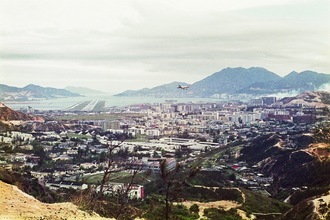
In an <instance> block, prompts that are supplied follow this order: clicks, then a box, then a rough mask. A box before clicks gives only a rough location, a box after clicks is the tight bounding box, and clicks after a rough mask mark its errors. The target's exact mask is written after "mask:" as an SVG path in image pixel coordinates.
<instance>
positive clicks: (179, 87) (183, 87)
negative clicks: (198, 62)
mask: <svg viewBox="0 0 330 220" xmlns="http://www.w3.org/2000/svg"><path fill="white" fill-rule="evenodd" d="M189 87H190V86H181V85H178V89H183V90H187V89H188V88H189Z"/></svg>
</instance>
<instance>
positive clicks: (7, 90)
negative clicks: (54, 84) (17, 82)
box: [0, 84, 80, 101]
mask: <svg viewBox="0 0 330 220" xmlns="http://www.w3.org/2000/svg"><path fill="white" fill-rule="evenodd" d="M76 96H80V94H78V93H73V92H69V91H67V90H65V89H56V88H51V87H42V86H38V85H33V84H29V85H27V86H25V87H23V88H18V87H14V86H8V85H4V84H0V101H28V100H42V99H52V98H63V97H76Z"/></svg>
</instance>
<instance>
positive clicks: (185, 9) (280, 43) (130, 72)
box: [0, 0, 330, 93]
mask: <svg viewBox="0 0 330 220" xmlns="http://www.w3.org/2000/svg"><path fill="white" fill-rule="evenodd" d="M329 9H330V3H329V1H326V0H318V1H306V0H286V1H284V0H280V1H262V0H253V1H248V2H247V1H243V0H238V1H234V2H228V1H222V0H221V1H213V0H210V1H201V0H194V1H188V0H184V1H179V2H178V1H172V0H167V1H160V0H157V1H155V0H152V1H151V0H148V1H132V0H121V1H113V0H111V1H81V0H79V1H78V0H70V1H58V0H57V1H53V0H50V1H37V0H36V1H34V0H26V1H18V0H8V1H6V0H0V26H1V28H0V50H1V53H0V78H1V83H3V84H7V85H11V86H18V87H23V86H25V85H27V84H30V83H33V84H38V85H41V86H49V87H56V88H64V87H65V86H69V85H72V86H85V87H89V88H92V89H98V90H102V91H106V92H109V93H118V92H121V91H124V90H126V89H141V88H143V87H149V88H150V87H154V86H157V85H161V84H165V83H170V82H173V81H183V82H187V83H194V82H196V81H198V80H201V79H203V78H205V77H206V76H208V75H210V74H212V73H214V72H217V71H219V70H221V69H223V68H226V67H238V66H242V67H246V68H248V67H252V66H260V67H264V68H266V69H268V70H269V71H272V72H275V73H276V74H278V75H280V76H284V75H286V74H288V73H290V72H291V71H297V72H299V71H303V70H313V71H317V72H321V73H330V71H329V70H330V63H329V57H330V56H329V55H330V41H329V39H330V38H329V37H330V29H329V27H330V19H329V18H330V10H329Z"/></svg>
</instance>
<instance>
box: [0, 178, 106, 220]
mask: <svg viewBox="0 0 330 220" xmlns="http://www.w3.org/2000/svg"><path fill="white" fill-rule="evenodd" d="M0 219H4V220H14V219H15V220H36V219H38V220H39V219H43V220H62V219H66V220H84V219H85V220H87V219H91V220H105V219H108V218H102V217H100V216H98V215H96V214H89V213H87V212H84V211H81V210H79V209H78V208H77V206H75V205H73V204H72V203H56V204H47V203H42V202H40V201H38V200H37V199H35V198H33V197H32V196H30V195H28V194H26V193H24V192H22V191H21V190H19V189H17V187H16V186H12V185H9V184H6V183H4V182H2V181H0Z"/></svg>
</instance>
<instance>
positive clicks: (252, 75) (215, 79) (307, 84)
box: [117, 67, 330, 98]
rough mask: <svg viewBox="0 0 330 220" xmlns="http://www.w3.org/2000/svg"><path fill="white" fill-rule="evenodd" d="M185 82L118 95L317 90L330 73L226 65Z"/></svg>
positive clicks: (182, 94)
mask: <svg viewBox="0 0 330 220" xmlns="http://www.w3.org/2000/svg"><path fill="white" fill-rule="evenodd" d="M179 84H180V85H188V84H187V83H184V82H172V83H169V84H165V85H161V86H157V87H154V88H151V89H149V88H144V89H140V90H127V91H125V92H122V93H119V94H117V96H154V97H202V98H207V97H212V96H214V95H217V94H233V95H234V94H250V95H269V94H274V93H284V92H285V93H287V92H292V91H294V92H296V93H301V92H304V91H311V90H317V89H319V88H320V87H321V86H322V85H325V84H330V74H324V73H317V72H313V71H303V72H300V73H297V72H291V73H290V74H288V75H286V76H285V77H280V76H278V75H277V74H275V73H273V72H271V71H268V70H267V69H265V68H261V67H251V68H248V69H246V68H242V67H237V68H229V67H228V68H225V69H223V70H221V71H219V72H216V73H213V74H212V75H210V76H208V77H206V78H204V79H202V80H200V81H197V82H195V83H193V84H191V85H190V87H189V89H188V90H178V89H177V86H178V85H179Z"/></svg>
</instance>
